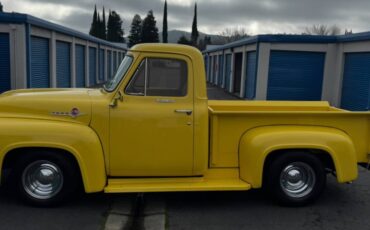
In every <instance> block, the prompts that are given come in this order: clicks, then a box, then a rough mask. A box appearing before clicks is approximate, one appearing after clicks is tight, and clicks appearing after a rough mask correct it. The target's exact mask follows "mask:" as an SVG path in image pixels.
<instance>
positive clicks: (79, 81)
mask: <svg viewBox="0 0 370 230" xmlns="http://www.w3.org/2000/svg"><path fill="white" fill-rule="evenodd" d="M75 50H76V54H75V55H76V63H75V65H76V87H80V88H83V87H85V47H84V46H81V45H76V49H75Z"/></svg>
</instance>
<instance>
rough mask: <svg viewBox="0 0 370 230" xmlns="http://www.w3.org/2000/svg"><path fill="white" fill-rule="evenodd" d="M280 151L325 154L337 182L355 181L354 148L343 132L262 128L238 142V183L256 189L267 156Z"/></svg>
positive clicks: (253, 130)
mask: <svg viewBox="0 0 370 230" xmlns="http://www.w3.org/2000/svg"><path fill="white" fill-rule="evenodd" d="M284 149H317V150H322V151H325V152H327V153H328V154H330V156H331V158H332V160H333V162H334V166H335V169H336V173H337V180H338V182H341V183H342V182H347V181H352V180H354V179H356V178H357V175H358V172H357V159H356V153H355V148H354V145H353V142H352V140H351V138H350V137H349V136H348V135H347V134H346V133H344V132H343V131H341V130H338V129H334V128H329V127H318V126H265V127H259V128H254V129H252V130H249V131H247V132H246V133H245V134H244V135H243V136H242V138H241V140H240V146H239V161H240V162H239V165H240V177H241V179H242V180H244V181H246V182H248V183H250V184H251V185H252V187H253V188H260V187H261V186H262V177H263V169H264V163H265V160H266V158H267V156H268V155H269V154H271V153H272V152H274V151H276V150H284ZM313 154H314V153H313Z"/></svg>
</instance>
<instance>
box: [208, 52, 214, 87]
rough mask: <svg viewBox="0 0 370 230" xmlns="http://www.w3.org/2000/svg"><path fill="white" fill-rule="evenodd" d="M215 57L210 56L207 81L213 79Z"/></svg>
mask: <svg viewBox="0 0 370 230" xmlns="http://www.w3.org/2000/svg"><path fill="white" fill-rule="evenodd" d="M212 60H213V57H212V56H210V57H209V67H208V68H209V69H208V74H207V81H208V82H211V79H212V66H213V61H212Z"/></svg>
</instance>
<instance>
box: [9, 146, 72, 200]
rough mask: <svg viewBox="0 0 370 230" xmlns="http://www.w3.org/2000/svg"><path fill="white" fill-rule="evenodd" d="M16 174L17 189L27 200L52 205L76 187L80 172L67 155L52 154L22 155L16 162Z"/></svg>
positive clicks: (63, 198) (66, 196)
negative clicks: (23, 156)
mask: <svg viewBox="0 0 370 230" xmlns="http://www.w3.org/2000/svg"><path fill="white" fill-rule="evenodd" d="M15 175H16V177H15V179H16V182H17V187H16V189H17V191H18V194H19V196H20V197H21V198H22V199H23V200H24V201H25V202H26V203H28V204H31V205H35V206H52V205H57V204H59V203H61V202H62V201H64V200H65V199H66V198H68V196H69V195H71V193H72V192H74V191H75V190H76V188H77V185H78V176H79V173H78V171H77V170H76V167H74V165H73V163H72V162H70V161H69V160H68V159H67V158H65V157H63V156H60V155H56V154H55V153H50V154H34V155H33V154H32V155H29V156H27V157H25V158H22V159H21V160H20V161H19V162H18V163H17V165H16V171H15Z"/></svg>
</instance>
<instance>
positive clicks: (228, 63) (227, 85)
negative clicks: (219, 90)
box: [224, 54, 231, 91]
mask: <svg viewBox="0 0 370 230" xmlns="http://www.w3.org/2000/svg"><path fill="white" fill-rule="evenodd" d="M230 78H231V54H226V69H225V84H224V88H225V89H226V90H227V91H229V89H230Z"/></svg>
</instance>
